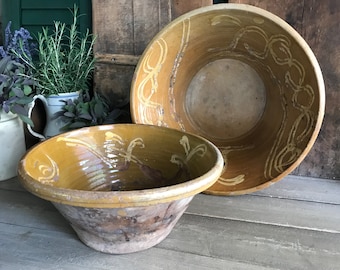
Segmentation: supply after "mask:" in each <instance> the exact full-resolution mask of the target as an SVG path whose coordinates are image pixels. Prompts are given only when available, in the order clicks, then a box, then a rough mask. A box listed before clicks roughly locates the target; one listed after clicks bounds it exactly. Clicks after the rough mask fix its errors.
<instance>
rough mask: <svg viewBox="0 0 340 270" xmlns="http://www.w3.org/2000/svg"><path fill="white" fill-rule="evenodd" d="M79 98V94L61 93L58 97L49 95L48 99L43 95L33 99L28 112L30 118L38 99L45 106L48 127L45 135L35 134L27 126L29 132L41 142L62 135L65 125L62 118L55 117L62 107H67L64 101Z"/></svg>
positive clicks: (44, 132)
mask: <svg viewBox="0 0 340 270" xmlns="http://www.w3.org/2000/svg"><path fill="white" fill-rule="evenodd" d="M78 96H79V92H71V93H60V94H58V95H49V96H47V97H45V96H43V95H36V96H34V98H33V101H32V102H31V104H30V106H29V110H28V117H30V118H32V117H31V115H32V110H33V108H34V106H35V102H36V100H37V99H39V100H41V102H42V103H43V105H44V108H45V112H46V126H45V129H44V131H43V134H40V133H38V132H35V131H34V130H33V129H32V127H31V126H30V125H27V129H28V131H29V132H30V133H31V134H32V135H33V136H35V137H37V138H39V139H40V140H45V139H48V138H50V137H53V136H55V135H58V134H60V133H61V131H60V129H61V128H62V127H63V126H64V125H65V123H64V121H62V120H61V119H60V118H57V119H55V118H54V117H53V116H54V114H55V113H56V112H58V111H60V110H61V109H62V106H63V105H65V103H64V102H62V101H63V100H68V99H72V100H74V99H76V98H78Z"/></svg>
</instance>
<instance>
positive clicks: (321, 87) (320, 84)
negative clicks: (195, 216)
mask: <svg viewBox="0 0 340 270" xmlns="http://www.w3.org/2000/svg"><path fill="white" fill-rule="evenodd" d="M215 10H237V11H245V12H248V13H250V14H254V15H259V16H262V17H265V18H267V19H268V20H269V21H271V22H273V23H274V24H275V25H278V26H279V27H281V28H282V29H283V31H285V32H286V33H287V34H289V35H290V37H291V39H292V40H294V41H295V42H296V43H297V44H298V46H300V48H301V49H302V50H303V52H304V53H305V55H306V57H307V59H308V60H309V61H310V64H311V65H312V67H313V71H314V74H315V78H316V85H317V89H318V94H319V98H318V102H319V106H318V111H316V112H315V114H316V121H315V127H314V130H313V131H312V133H311V135H310V137H309V139H308V142H307V144H306V147H305V148H304V149H303V150H302V152H301V153H300V155H299V157H298V158H297V159H296V160H295V162H294V163H292V164H291V165H290V166H289V167H287V168H286V169H285V170H284V171H283V172H282V173H280V174H278V175H277V176H276V177H274V178H272V179H270V180H267V181H266V182H264V183H262V184H258V185H256V186H253V187H249V188H244V189H235V190H213V189H207V190H206V191H204V193H207V194H211V195H242V194H249V193H252V192H255V191H258V190H261V189H263V188H265V187H268V186H270V185H271V184H273V183H275V182H278V181H279V180H281V179H282V178H284V177H285V176H287V175H288V174H290V173H291V172H292V171H294V170H295V169H296V168H297V167H298V166H299V164H300V163H301V162H302V161H303V160H304V159H305V157H306V156H307V154H308V153H309V152H310V150H311V148H312V147H313V145H314V143H315V141H316V139H317V137H318V134H319V132H320V130H321V126H322V122H323V118H324V115H325V103H326V93H325V82H324V78H323V74H322V70H321V67H320V64H319V62H318V60H317V58H316V56H315V54H314V52H313V50H312V49H311V47H310V46H309V44H308V43H307V42H306V40H305V39H304V38H303V37H302V36H301V35H300V33H298V32H297V30H296V29H294V28H293V27H292V26H291V25H289V24H288V23H287V22H286V21H284V20H283V19H282V18H280V17H279V16H277V15H275V14H274V13H272V12H270V11H267V10H265V9H263V8H259V7H256V6H253V5H249V4H240V3H224V4H222V3H221V4H217V5H211V6H205V7H201V8H198V9H195V10H192V11H189V12H187V13H185V14H183V15H181V16H179V17H178V18H176V19H175V20H173V21H172V22H170V23H169V24H168V25H167V26H166V27H164V28H163V29H162V30H161V31H159V32H158V33H157V34H156V35H155V36H154V37H153V39H152V40H151V41H150V42H149V44H148V46H147V47H146V49H145V50H144V52H143V54H142V55H141V57H140V59H139V61H138V63H137V66H136V69H135V72H134V76H133V80H132V83H131V88H130V111H131V118H132V122H133V123H137V124H143V121H142V120H141V119H140V116H139V113H138V112H137V109H136V110H135V106H136V107H137V108H138V106H137V105H136V104H138V98H137V97H136V94H135V92H136V90H135V89H136V76H137V74H138V73H139V72H140V70H142V66H141V65H142V60H143V58H144V57H145V56H146V55H147V53H148V52H149V50H150V49H151V47H152V46H153V44H154V43H155V42H156V41H157V40H158V39H159V38H161V37H162V36H163V35H164V34H166V33H167V32H168V31H171V30H172V29H173V28H174V27H175V26H176V25H178V24H179V23H181V22H182V21H184V20H185V19H188V18H190V17H193V16H196V15H199V14H202V13H208V12H213V11H215ZM217 147H219V145H218V144H217Z"/></svg>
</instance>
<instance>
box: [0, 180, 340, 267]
mask: <svg viewBox="0 0 340 270" xmlns="http://www.w3.org/2000/svg"><path fill="white" fill-rule="evenodd" d="M338 194H340V182H338V181H332V180H325V179H318V178H307V177H299V176H292V175H291V176H287V177H286V178H285V179H283V180H282V181H280V182H278V183H276V184H275V185H273V186H271V187H270V188H267V189H265V190H262V191H260V192H257V193H254V194H251V195H244V196H238V197H224V196H211V195H204V194H199V195H197V196H196V197H195V198H194V200H193V201H192V202H191V203H190V205H189V208H188V209H187V211H186V212H185V214H184V215H183V216H182V218H181V219H180V220H179V222H178V223H177V224H176V226H175V228H174V230H173V231H172V232H171V234H170V235H169V236H168V237H167V238H166V239H165V240H164V241H163V242H161V243H160V244H158V245H157V246H155V247H153V248H150V249H148V250H145V251H143V252H137V253H131V254H126V255H109V254H104V253H100V252H97V251H94V250H92V249H91V248H88V247H87V246H85V245H84V244H83V243H82V242H81V241H80V240H79V239H78V238H77V236H76V234H75V233H74V231H73V230H72V228H71V226H70V225H69V224H68V223H67V222H66V220H65V219H64V218H63V217H62V216H61V215H60V214H59V213H58V212H57V210H56V209H55V208H54V207H53V206H52V204H50V203H49V202H47V201H44V200H42V199H39V198H37V197H35V196H33V195H32V194H30V193H28V192H26V191H25V190H24V189H23V188H22V187H21V185H20V184H19V182H18V181H17V179H15V178H14V179H11V180H7V181H2V182H0V209H1V211H0V269H6V270H11V269H15V270H18V269H24V270H27V269H29V270H33V269H117V270H119V269H124V270H130V269H131V270H132V269H147V270H150V269H152V270H153V269H178V270H181V269H183V270H184V269H185V270H187V269H207V270H208V269H209V270H211V269H221V270H222V269H223V270H224V269H243V270H248V269H249V270H250V269H252V270H259V269H285V270H289V269H294V270H296V269H301V270H303V269H306V270H314V269H315V270H319V269H323V270H335V269H338V267H339V262H340V229H339V228H340V217H339V214H338V213H339V211H340V201H339V196H338Z"/></svg>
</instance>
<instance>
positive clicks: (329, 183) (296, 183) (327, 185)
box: [252, 175, 340, 205]
mask: <svg viewBox="0 0 340 270" xmlns="http://www.w3.org/2000/svg"><path fill="white" fill-rule="evenodd" d="M339 194H340V183H339V181H334V180H329V179H320V178H312V177H303V176H297V175H288V176H286V177H285V178H284V179H282V180H281V181H279V182H277V183H275V184H274V185H272V186H271V187H269V188H266V189H263V190H261V191H258V192H255V193H253V194H252V195H259V196H267V197H275V198H285V199H291V200H300V201H301V200H303V201H311V202H319V203H327V204H339V205H340V196H339Z"/></svg>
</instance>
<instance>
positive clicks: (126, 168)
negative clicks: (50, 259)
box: [19, 124, 223, 254]
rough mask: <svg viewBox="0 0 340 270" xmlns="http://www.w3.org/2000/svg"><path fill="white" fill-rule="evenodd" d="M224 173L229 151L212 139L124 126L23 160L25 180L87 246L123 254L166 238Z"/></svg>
mask: <svg viewBox="0 0 340 270" xmlns="http://www.w3.org/2000/svg"><path fill="white" fill-rule="evenodd" d="M222 170H223V157H222V154H221V152H220V151H219V150H218V148H217V147H216V146H215V145H213V144H212V143H211V142H209V141H208V140H206V139H204V138H201V137H198V136H195V135H191V134H187V133H184V132H181V131H178V130H175V129H169V128H164V127H156V126H147V125H135V124H119V125H107V126H95V127H90V128H83V129H80V130H75V131H72V132H68V133H64V134H61V135H58V136H55V137H53V138H50V139H48V140H46V141H44V142H41V143H40V144H39V145H37V146H36V147H34V148H32V149H31V150H30V151H28V152H27V153H26V155H25V156H24V157H23V158H22V160H21V162H20V164H19V179H20V181H21V183H22V184H23V185H24V187H25V188H26V189H27V190H28V191H30V192H32V193H33V194H35V195H37V196H39V197H41V198H43V199H46V200H49V201H51V202H52V203H53V204H54V205H55V206H56V207H57V208H58V210H59V211H60V212H61V214H62V215H63V216H64V217H65V218H66V219H67V220H68V221H69V222H70V224H71V226H72V227H73V228H74V230H75V231H76V232H77V234H78V236H79V238H80V239H81V240H82V241H83V242H84V243H85V244H87V245H88V246H90V247H92V248H94V249H96V250H99V251H102V252H107V253H119V254H120V253H129V252H135V251H139V250H143V249H146V248H149V247H151V246H153V245H156V244H157V243H159V242H160V241H162V240H163V239H164V238H165V237H166V236H167V235H168V234H169V233H170V231H171V229H172V228H173V226H174V225H175V224H176V222H177V221H178V219H179V218H180V217H181V215H182V214H183V212H184V210H185V209H186V208H187V206H188V204H189V202H190V201H191V199H192V198H193V196H194V195H196V194H197V193H199V192H201V191H203V190H205V189H207V188H209V187H210V186H211V185H212V184H213V183H215V182H216V180H217V179H218V177H219V176H220V175H221V172H222Z"/></svg>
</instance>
